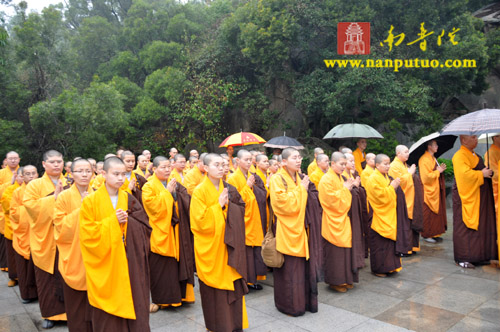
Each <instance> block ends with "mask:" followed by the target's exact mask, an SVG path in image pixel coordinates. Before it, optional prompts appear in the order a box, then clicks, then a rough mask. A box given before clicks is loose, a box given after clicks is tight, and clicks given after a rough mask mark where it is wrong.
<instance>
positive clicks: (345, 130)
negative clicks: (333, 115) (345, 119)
mask: <svg viewBox="0 0 500 332" xmlns="http://www.w3.org/2000/svg"><path fill="white" fill-rule="evenodd" d="M327 138H333V139H341V138H384V136H382V135H381V134H380V133H379V132H378V131H376V130H375V129H373V128H372V127H370V126H369V125H366V124H361V123H343V124H339V125H337V126H335V127H333V128H332V129H331V130H330V131H329V132H328V133H327V134H326V135H325V137H323V139H327Z"/></svg>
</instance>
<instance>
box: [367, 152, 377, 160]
mask: <svg viewBox="0 0 500 332" xmlns="http://www.w3.org/2000/svg"><path fill="white" fill-rule="evenodd" d="M365 158H366V160H372V159H375V154H374V153H371V152H370V153H367V154H366V157H365Z"/></svg>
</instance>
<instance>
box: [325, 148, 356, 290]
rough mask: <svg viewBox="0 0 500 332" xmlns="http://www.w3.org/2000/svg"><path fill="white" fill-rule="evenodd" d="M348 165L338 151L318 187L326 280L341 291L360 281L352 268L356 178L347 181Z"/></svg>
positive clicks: (333, 287) (331, 286)
mask: <svg viewBox="0 0 500 332" xmlns="http://www.w3.org/2000/svg"><path fill="white" fill-rule="evenodd" d="M318 157H319V156H318ZM346 164H347V160H346V158H345V155H344V154H343V153H341V152H334V153H333V154H332V164H331V168H330V169H329V170H328V172H327V173H326V174H325V176H323V177H322V178H321V181H320V182H319V188H318V191H319V200H320V202H321V206H322V207H323V216H322V227H321V235H322V237H323V243H324V244H323V254H324V267H325V282H326V283H327V284H329V285H330V288H332V289H334V290H335V291H337V292H341V293H345V292H346V291H347V289H348V288H353V283H355V282H359V276H358V273H357V272H356V273H355V272H353V269H352V257H351V256H352V228H351V220H350V218H349V216H348V212H349V210H350V208H351V202H352V195H351V192H350V190H351V189H352V187H353V185H354V179H352V178H348V179H347V180H346V181H345V182H344V179H343V178H342V173H343V172H344V170H345V166H346ZM318 165H319V158H318ZM358 181H359V180H358Z"/></svg>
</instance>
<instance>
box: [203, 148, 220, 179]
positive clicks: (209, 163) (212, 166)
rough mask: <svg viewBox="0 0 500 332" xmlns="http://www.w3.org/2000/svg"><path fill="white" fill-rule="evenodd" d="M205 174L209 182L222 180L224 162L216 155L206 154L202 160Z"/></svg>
mask: <svg viewBox="0 0 500 332" xmlns="http://www.w3.org/2000/svg"><path fill="white" fill-rule="evenodd" d="M203 164H204V167H205V172H206V173H207V176H208V178H209V179H210V180H211V181H216V180H219V179H222V177H223V176H224V160H223V159H222V157H221V156H220V155H218V154H216V153H208V154H207V155H206V156H205V157H204V158H203Z"/></svg>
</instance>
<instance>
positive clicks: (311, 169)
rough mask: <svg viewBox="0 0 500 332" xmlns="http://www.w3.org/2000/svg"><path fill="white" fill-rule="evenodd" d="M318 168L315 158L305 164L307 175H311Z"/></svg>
mask: <svg viewBox="0 0 500 332" xmlns="http://www.w3.org/2000/svg"><path fill="white" fill-rule="evenodd" d="M316 168H318V164H317V163H316V158H314V160H313V161H312V163H310V164H309V166H307V175H308V176H311V174H312V173H313V172H314V171H315V170H316Z"/></svg>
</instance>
